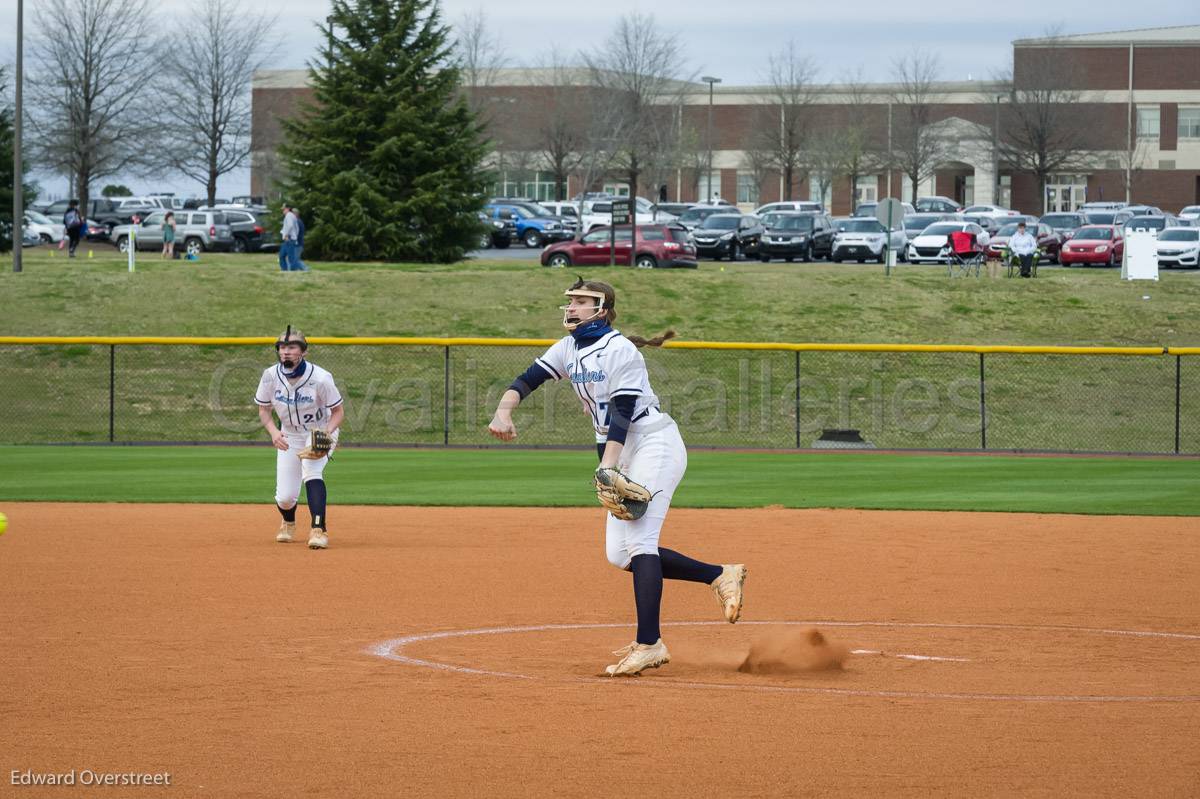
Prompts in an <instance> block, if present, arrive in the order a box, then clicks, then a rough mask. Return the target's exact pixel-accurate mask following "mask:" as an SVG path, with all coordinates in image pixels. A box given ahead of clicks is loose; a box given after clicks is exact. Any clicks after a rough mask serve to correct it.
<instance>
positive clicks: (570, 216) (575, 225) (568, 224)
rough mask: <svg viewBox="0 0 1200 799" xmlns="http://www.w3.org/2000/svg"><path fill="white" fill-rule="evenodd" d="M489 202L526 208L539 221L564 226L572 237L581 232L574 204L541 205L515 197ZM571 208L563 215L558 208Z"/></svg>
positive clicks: (495, 199)
mask: <svg viewBox="0 0 1200 799" xmlns="http://www.w3.org/2000/svg"><path fill="white" fill-rule="evenodd" d="M489 202H491V203H494V204H499V205H515V206H518V207H520V208H524V209H525V210H526V211H528V212H529V213H531V214H533V215H534V217H536V218H538V219H553V220H554V221H556V222H558V223H559V224H560V225H562V227H563V229H564V230H566V231H567V232H568V233H570V234H571V236H572V237H574V236H575V234H576V233H578V232H579V208H578V207H577V206H576V205H575V204H573V203H566V202H564V203H539V202H537V201H536V200H522V199H517V198H513V197H493V198H492V199H491V200H489ZM551 206H564V207H565V208H569V209H570V211H569V213H561V212H560V211H559V210H558V208H557V207H555V208H552V207H551Z"/></svg>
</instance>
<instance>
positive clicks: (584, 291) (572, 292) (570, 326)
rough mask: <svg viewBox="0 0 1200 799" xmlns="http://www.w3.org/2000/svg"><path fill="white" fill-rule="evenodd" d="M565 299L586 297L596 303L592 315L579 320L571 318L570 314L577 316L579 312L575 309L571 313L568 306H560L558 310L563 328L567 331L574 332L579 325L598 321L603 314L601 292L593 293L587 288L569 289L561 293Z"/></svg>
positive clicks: (603, 299) (602, 294)
mask: <svg viewBox="0 0 1200 799" xmlns="http://www.w3.org/2000/svg"><path fill="white" fill-rule="evenodd" d="M563 295H564V296H566V297H587V298H590V299H593V300H595V301H596V307H595V308H594V309H593V311H592V315H591V316H588V317H587V318H580V317H579V316H578V315H575V316H572V313H574V314H579V310H578V309H575V310H574V312H572V309H571V306H570V305H560V306H559V310H560V311H562V312H563V327H565V328H566V329H567V330H574V329H575V328H577V327H579V326H580V325H585V324H587V323H588V322H591V321H592V320H593V319H599V318H600V314H602V313H604V303H605V301H606V298H605V296H604V292H603V291H593V290H592V289H589V288H577V289H576V288H570V289H567V290H566V291H564V292H563Z"/></svg>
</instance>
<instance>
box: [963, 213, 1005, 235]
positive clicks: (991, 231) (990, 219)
mask: <svg viewBox="0 0 1200 799" xmlns="http://www.w3.org/2000/svg"><path fill="white" fill-rule="evenodd" d="M958 218H959V219H961V220H962V221H964V222H974V223H975V224H976V225H979V226H980V227H981V228H983V229H984V230H986V231H987V234H988V235H989V236H994V235H996V231H998V230H999V229H1000V222H999V221H997V219H996V217H994V216H992V215H991V214H966V213H964V214H959V215H958Z"/></svg>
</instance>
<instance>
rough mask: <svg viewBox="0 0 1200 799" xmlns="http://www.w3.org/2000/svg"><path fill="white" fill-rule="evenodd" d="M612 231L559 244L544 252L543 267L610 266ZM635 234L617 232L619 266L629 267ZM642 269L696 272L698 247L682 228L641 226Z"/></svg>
mask: <svg viewBox="0 0 1200 799" xmlns="http://www.w3.org/2000/svg"><path fill="white" fill-rule="evenodd" d="M611 230H612V229H611V227H598V228H593V229H592V230H590V231H589V232H587V233H585V234H584V235H583V236H582V237H581V238H579V239H573V240H571V241H560V242H557V243H555V244H551V245H550V246H549V247H547V248H546V249H544V250H542V266H608V264H609V261H610V260H612V256H613V247H612V242H611V240H610V236H611V235H612V234H611ZM631 233H632V231H631V229H630V228H628V227H618V228H617V229H616V240H617V246H616V263H617V265H618V266H627V265H628V264H629V256H630V254H631V252H632V250H633V247H632V238H633V236H632V235H631ZM633 263H634V266H637V267H638V268H640V269H654V268H656V267H657V268H666V267H682V268H684V269H695V268H696V266H697V264H696V245H695V244H693V243H692V236H691V234H690V233H688V231H687V228H685V227H683V226H682V225H638V228H637V257H636V258H635V259H634V262H633Z"/></svg>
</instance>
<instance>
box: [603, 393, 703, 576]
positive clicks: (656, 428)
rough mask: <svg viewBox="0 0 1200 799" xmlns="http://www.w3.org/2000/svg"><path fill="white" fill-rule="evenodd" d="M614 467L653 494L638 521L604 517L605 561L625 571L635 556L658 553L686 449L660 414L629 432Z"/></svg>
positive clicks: (672, 423) (669, 420)
mask: <svg viewBox="0 0 1200 799" xmlns="http://www.w3.org/2000/svg"><path fill="white" fill-rule="evenodd" d="M617 468H619V469H620V470H621V471H622V472H624V473H625V474H626V475H627V476H628V477H629V478H630V479H631V480H635V481H637V482H639V483H641V484H642V485H644V486H646V488H648V489H650V491H651V493H653V494H654V499H652V500H651V501H650V506H649V507H648V508H647V509H646V515H645V516H643V517H642V518H640V519H637V520H635V521H631V522H624V521H621V520H620V519H618V518H617V517H615V516H613V515H612V514H611V513H610V514H606V516H607V518H608V523H607V526H606V527H605V531H604V548H605V551H606V554H607V556H608V562H609V563H611V564H612V565H614V566H616V567H617V568H618V569H628V568H629V564H630V563H631V562H632V560H633V557H634V555H657V554H658V537H659V534H660V533H661V532H662V526H663V522H664V521H665V520H666V518H667V511H668V510H669V509H670V507H671V497H672V496H674V495H675V487H676V486H678V485H679V481H680V480H682V479H683V473H684V472H685V471H686V470H687V449H686V448H685V447H684V445H683V438H682V437H681V436H680V435H679V428H678V427H677V426H676V424H675V420H673V419H672V418H671V417H670V416H668V415H667V414H661V415H660V416H658V417H657V418H656V420H655V423H654V424H652V425H648V426H647V429H646V430H644V431H641V432H637V433H635V432H634V431H632V430H631V431H629V436H628V438H626V439H625V448H624V449H623V450H622V451H621V457H620V459H619V460H618V461H617Z"/></svg>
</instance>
